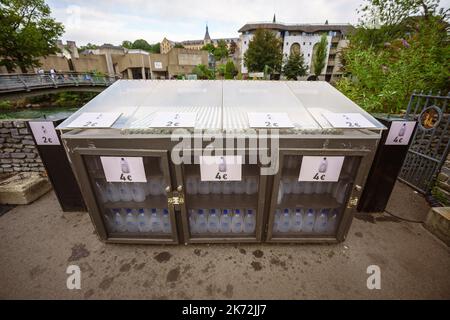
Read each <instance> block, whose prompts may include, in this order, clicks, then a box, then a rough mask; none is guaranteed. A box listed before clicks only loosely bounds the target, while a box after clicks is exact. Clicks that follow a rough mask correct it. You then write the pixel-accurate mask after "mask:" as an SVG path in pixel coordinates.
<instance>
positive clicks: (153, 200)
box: [103, 196, 167, 209]
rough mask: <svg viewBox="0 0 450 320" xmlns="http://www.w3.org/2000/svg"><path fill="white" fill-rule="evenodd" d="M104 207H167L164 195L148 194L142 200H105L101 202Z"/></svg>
mask: <svg viewBox="0 0 450 320" xmlns="http://www.w3.org/2000/svg"><path fill="white" fill-rule="evenodd" d="M103 206H104V207H105V208H108V209H112V208H132V209H139V208H167V197H166V196H148V197H147V198H146V199H145V200H144V201H142V202H135V201H117V202H105V203H104V204H103Z"/></svg>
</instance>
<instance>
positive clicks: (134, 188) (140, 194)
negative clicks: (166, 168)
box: [131, 182, 145, 202]
mask: <svg viewBox="0 0 450 320" xmlns="http://www.w3.org/2000/svg"><path fill="white" fill-rule="evenodd" d="M131 194H132V196H133V200H134V201H136V202H142V201H145V189H144V184H143V183H139V182H135V183H131Z"/></svg>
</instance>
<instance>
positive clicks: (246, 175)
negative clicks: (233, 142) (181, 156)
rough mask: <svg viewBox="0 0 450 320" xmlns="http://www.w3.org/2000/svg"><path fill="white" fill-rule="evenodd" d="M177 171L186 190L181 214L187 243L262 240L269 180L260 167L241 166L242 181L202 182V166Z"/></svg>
mask: <svg viewBox="0 0 450 320" xmlns="http://www.w3.org/2000/svg"><path fill="white" fill-rule="evenodd" d="M177 170H178V171H177V175H178V179H179V181H180V180H181V182H182V185H183V186H184V187H183V189H184V190H185V192H184V193H185V198H184V206H182V209H181V210H182V212H181V215H182V221H183V231H184V235H185V242H186V243H188V242H233V241H234V242H238V241H239V242H259V241H261V235H262V218H263V210H264V190H265V183H266V180H265V177H264V176H260V167H259V165H258V164H242V175H241V179H240V180H239V181H227V180H226V179H223V178H220V174H219V176H217V179H216V180H213V181H210V180H209V181H208V180H203V181H202V177H201V173H200V170H201V169H200V165H199V164H183V165H181V166H178V168H177ZM219 171H220V169H219V170H218V172H219Z"/></svg>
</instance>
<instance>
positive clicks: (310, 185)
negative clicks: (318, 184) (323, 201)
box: [304, 181, 314, 194]
mask: <svg viewBox="0 0 450 320" xmlns="http://www.w3.org/2000/svg"><path fill="white" fill-rule="evenodd" d="M304 183H305V191H304V193H305V194H313V193H314V182H307V181H305V182H304Z"/></svg>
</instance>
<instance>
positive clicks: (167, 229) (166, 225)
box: [162, 209, 172, 233]
mask: <svg viewBox="0 0 450 320" xmlns="http://www.w3.org/2000/svg"><path fill="white" fill-rule="evenodd" d="M162 232H163V233H171V232H172V226H171V223H170V215H169V210H167V209H163V212H162Z"/></svg>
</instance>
